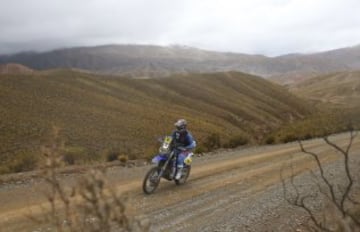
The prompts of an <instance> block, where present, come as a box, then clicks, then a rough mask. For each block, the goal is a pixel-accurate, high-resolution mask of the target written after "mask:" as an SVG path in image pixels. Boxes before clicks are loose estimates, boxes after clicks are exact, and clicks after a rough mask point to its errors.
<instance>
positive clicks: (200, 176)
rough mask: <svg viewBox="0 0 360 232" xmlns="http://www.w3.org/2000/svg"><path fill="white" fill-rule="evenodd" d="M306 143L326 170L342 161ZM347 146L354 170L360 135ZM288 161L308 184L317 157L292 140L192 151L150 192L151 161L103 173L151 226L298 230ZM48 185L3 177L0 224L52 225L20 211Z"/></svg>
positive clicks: (41, 200) (299, 215) (19, 227)
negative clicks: (177, 179)
mask: <svg viewBox="0 0 360 232" xmlns="http://www.w3.org/2000/svg"><path fill="white" fill-rule="evenodd" d="M348 139H349V134H340V135H337V136H335V137H332V138H331V140H332V141H334V142H336V143H337V144H338V145H340V146H341V147H345V146H346V144H347V142H348ZM305 147H306V148H307V149H308V150H311V151H312V152H315V153H317V154H320V155H321V159H322V161H323V162H325V163H326V166H327V168H329V169H330V170H332V172H333V174H332V175H334V176H336V174H337V173H338V172H341V171H342V169H341V167H342V165H341V163H340V162H335V161H336V160H338V158H340V157H341V156H340V155H339V154H338V153H336V152H334V150H333V149H332V148H330V147H329V146H327V145H325V143H324V142H323V141H322V140H319V139H318V140H311V141H308V142H306V143H305ZM351 154H352V159H353V161H352V165H353V166H352V168H354V170H356V169H357V168H359V167H360V165H359V164H360V163H359V161H360V136H358V137H357V138H356V139H355V141H354V144H353V146H352V149H351ZM338 161H339V160H338ZM290 167H292V171H293V173H295V174H297V175H299V178H300V179H299V181H300V183H301V184H302V185H303V187H304V189H306V188H311V183H312V180H311V178H309V176H308V175H306V174H304V173H305V171H306V170H308V169H310V168H314V167H315V162H313V160H312V159H311V158H310V157H309V156H307V155H305V154H303V153H301V152H300V148H299V145H298V144H297V143H290V144H285V145H276V146H262V147H253V148H246V149H237V150H232V151H219V152H215V153H211V154H206V155H204V156H202V157H197V158H195V161H194V164H193V168H192V173H191V175H190V177H189V180H188V182H187V183H186V184H185V185H183V186H175V184H174V183H173V182H168V181H166V180H163V181H162V182H161V183H160V186H159V188H158V189H157V190H156V192H155V193H154V194H153V195H150V196H149V195H144V194H143V193H142V189H141V184H142V178H143V177H144V175H145V173H146V171H147V170H148V169H149V168H150V166H149V165H146V166H142V167H132V168H126V167H111V168H109V169H108V171H107V176H108V181H109V182H111V183H112V186H113V187H114V188H115V189H116V191H118V192H127V193H128V194H129V195H130V196H131V197H132V198H131V199H130V200H129V207H130V208H131V210H132V212H133V213H134V214H135V215H141V216H142V217H146V218H148V219H149V220H150V222H151V228H150V230H151V231H296V230H299V229H303V225H302V224H303V223H304V220H306V214H304V212H303V211H301V210H298V209H296V208H294V207H291V206H289V205H288V204H287V203H286V202H285V201H284V197H283V190H282V185H281V180H280V172H281V170H283V173H284V176H288V175H289V174H290V172H289V170H290V169H289V168H290ZM354 173H359V172H357V170H356V171H354ZM81 175H84V174H81V173H74V174H63V175H61V179H62V181H63V183H64V185H69V186H71V185H74V184H75V183H76V180H77V178H78V177H79V176H81ZM24 176H26V175H24ZM334 178H335V177H334ZM336 178H342V177H336ZM340 181H341V180H340ZM357 183H358V182H357ZM357 187H358V185H357ZM46 188H47V185H46V184H45V183H44V181H42V180H41V179H38V178H31V177H28V178H25V179H24V180H21V179H20V180H19V179H17V180H16V181H13V182H4V183H2V184H1V185H0V231H52V229H51V228H48V227H41V226H40V227H39V226H37V225H34V224H32V223H31V222H30V221H29V220H28V219H26V218H25V216H24V215H26V214H27V213H29V212H30V209H32V210H33V212H36V210H37V209H38V208H39V207H38V206H39V205H41V204H46V199H45V196H44V194H43V193H44V191H45V190H46Z"/></svg>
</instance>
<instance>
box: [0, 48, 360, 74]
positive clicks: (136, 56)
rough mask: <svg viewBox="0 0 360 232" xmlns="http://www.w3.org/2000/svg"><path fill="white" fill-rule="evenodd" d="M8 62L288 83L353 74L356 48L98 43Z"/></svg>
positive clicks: (6, 58)
mask: <svg viewBox="0 0 360 232" xmlns="http://www.w3.org/2000/svg"><path fill="white" fill-rule="evenodd" d="M9 62H13V63H19V64H22V65H25V66H28V67H30V68H33V69H38V70H45V69H52V68H75V69H83V70H87V71H90V72H94V73H97V74H106V75H115V76H116V75H117V76H129V77H137V78H139V77H140V78H144V77H146V78H154V77H168V76H171V75H172V74H186V73H211V72H229V71H238V72H244V73H249V74H253V75H257V76H262V77H266V78H284V79H289V78H294V77H298V76H316V75H320V74H326V73H331V72H336V71H347V70H350V71H351V70H358V69H360V46H359V45H357V46H352V47H346V48H340V49H335V50H331V51H325V52H319V53H311V54H288V55H282V56H277V57H267V56H263V55H248V54H242V53H232V52H216V51H207V50H202V49H198V48H193V47H184V46H168V47H164V46H157V45H102V46H95V47H74V48H65V49H57V50H53V51H48V52H35V53H34V52H26V53H18V54H14V55H3V56H0V64H4V63H9Z"/></svg>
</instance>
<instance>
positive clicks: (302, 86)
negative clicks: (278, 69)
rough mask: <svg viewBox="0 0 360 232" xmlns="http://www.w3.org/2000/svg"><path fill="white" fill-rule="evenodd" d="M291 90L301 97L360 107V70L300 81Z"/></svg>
mask: <svg viewBox="0 0 360 232" xmlns="http://www.w3.org/2000/svg"><path fill="white" fill-rule="evenodd" d="M291 91H292V92H293V93H295V94H297V95H299V96H301V97H304V98H309V99H312V100H319V101H322V102H324V103H332V104H337V105H341V106H343V107H351V108H353V107H357V106H358V107H360V71H353V72H337V73H332V74H328V75H322V76H318V77H314V78H310V79H308V80H306V81H303V82H300V83H298V84H296V85H294V86H293V87H291Z"/></svg>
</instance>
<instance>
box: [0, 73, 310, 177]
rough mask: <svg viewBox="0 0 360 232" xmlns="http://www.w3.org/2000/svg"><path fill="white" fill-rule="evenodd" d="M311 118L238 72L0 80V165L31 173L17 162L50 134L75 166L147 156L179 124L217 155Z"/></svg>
mask: <svg viewBox="0 0 360 232" xmlns="http://www.w3.org/2000/svg"><path fill="white" fill-rule="evenodd" d="M311 111H312V109H310V108H309V107H308V106H306V104H305V103H304V101H303V100H301V99H299V98H297V97H295V96H293V95H292V94H290V93H289V92H288V91H287V90H286V89H285V88H283V87H281V86H279V85H275V84H272V83H271V82H269V81H266V80H264V79H262V78H259V77H256V76H251V75H247V74H243V73H235V72H231V73H216V74H193V75H187V76H173V77H171V78H166V79H147V80H139V79H130V78H120V79H119V78H112V77H105V76H95V75H90V74H85V73H81V72H75V71H69V70H53V71H47V72H40V73H34V74H28V75H1V76H0V122H1V124H0V128H1V131H2V133H1V134H0V141H1V144H0V145H1V146H0V149H1V150H0V154H1V157H0V159H1V162H2V163H4V164H5V163H6V162H9V163H7V165H6V167H5V169H4V170H3V171H2V172H7V171H9V170H7V169H15V171H16V170H17V169H18V170H22V169H24V167H22V166H21V165H22V164H24V165H28V164H33V165H35V166H36V163H37V160H36V159H35V160H33V159H30V160H27V161H26V162H25V163H22V162H21V160H22V159H24V157H33V156H35V157H36V156H37V154H38V153H39V152H38V149H39V147H40V146H41V145H43V144H46V143H47V142H48V140H49V135H50V134H51V133H52V130H53V129H52V128H53V127H57V128H60V137H61V139H62V140H63V142H64V146H65V151H66V152H67V153H68V159H69V160H68V162H69V163H77V162H80V161H79V160H81V161H82V162H83V161H84V160H85V161H89V162H92V161H93V160H99V159H100V160H102V159H111V157H110V158H109V155H110V156H111V154H112V151H114V153H116V154H126V155H129V156H130V157H129V158H134V157H146V156H149V155H151V154H152V153H153V152H154V151H155V148H156V146H157V143H156V139H157V138H158V137H159V136H162V135H164V134H167V133H170V132H171V131H172V130H173V123H174V121H175V120H176V119H178V118H186V119H187V120H188V121H189V128H190V130H191V131H192V132H193V134H194V136H195V137H196V139H197V141H198V144H199V148H201V147H203V148H216V147H218V146H220V145H221V146H225V147H226V146H228V147H232V146H236V145H238V144H243V143H248V142H249V143H251V142H256V141H261V140H262V139H263V136H264V135H265V134H266V133H268V132H270V131H272V130H273V129H275V128H278V127H279V126H281V125H283V124H285V123H289V122H292V121H294V120H296V119H300V118H303V117H304V116H305V115H308V114H310V112H311ZM104 154H106V155H105V156H106V158H104ZM30 155H31V156H30ZM15 157H19V158H18V159H16V158H15ZM19 160H20V161H19ZM18 162H19V163H18ZM31 168H33V167H29V169H31ZM25 169H26V168H25Z"/></svg>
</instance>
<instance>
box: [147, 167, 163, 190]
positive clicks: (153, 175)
mask: <svg viewBox="0 0 360 232" xmlns="http://www.w3.org/2000/svg"><path fill="white" fill-rule="evenodd" d="M159 172H160V168H158V167H153V168H151V169H150V170H149V171H148V173H147V174H146V176H145V178H144V181H143V191H144V193H146V194H151V193H153V192H154V191H155V190H156V188H157V187H158V185H159V183H160V178H161V177H160V176H159Z"/></svg>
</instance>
